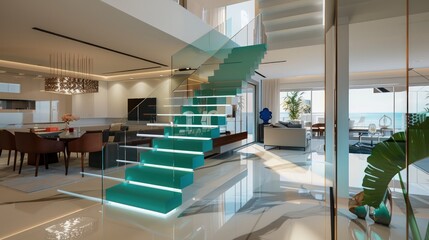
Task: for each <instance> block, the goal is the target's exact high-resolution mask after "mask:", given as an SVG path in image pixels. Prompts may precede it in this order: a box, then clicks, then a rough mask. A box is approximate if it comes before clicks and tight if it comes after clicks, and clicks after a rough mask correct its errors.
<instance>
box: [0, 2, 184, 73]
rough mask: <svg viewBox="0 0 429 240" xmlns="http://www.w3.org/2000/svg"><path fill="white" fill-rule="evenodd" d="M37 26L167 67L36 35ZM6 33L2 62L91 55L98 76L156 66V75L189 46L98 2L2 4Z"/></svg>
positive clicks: (0, 43)
mask: <svg viewBox="0 0 429 240" xmlns="http://www.w3.org/2000/svg"><path fill="white" fill-rule="evenodd" d="M33 27H37V28H41V29H45V30H48V31H51V32H55V33H57V34H60V35H65V36H68V37H71V38H75V39H79V40H81V41H85V42H89V43H91V44H95V45H99V46H102V47H105V48H109V49H112V50H115V51H119V52H122V53H125V54H131V55H134V56H136V57H139V58H144V59H148V60H150V61H154V62H157V63H160V64H163V65H166V66H167V67H165V66H162V65H159V64H156V63H151V62H148V61H144V60H141V59H136V58H133V57H130V56H125V55H123V54H119V53H115V52H112V51H108V50H105V49H101V48H98V47H94V46H90V45H87V44H83V43H80V42H77V41H72V40H69V39H65V38H62V37H58V36H55V35H51V34H47V33H44V32H40V31H36V30H34V29H32V28H33ZM0 32H1V38H0V60H6V61H12V62H19V63H26V64H33V65H38V66H45V67H50V63H49V55H50V54H63V56H64V55H66V54H67V55H68V54H70V55H75V56H76V58H77V56H78V55H79V56H87V57H89V58H92V59H93V61H94V68H93V71H92V73H94V74H98V75H104V76H108V75H112V74H108V73H110V72H122V71H127V70H132V69H141V68H151V67H156V68H155V69H151V71H153V70H163V69H164V70H169V69H170V68H169V66H170V56H171V55H173V54H174V53H175V52H177V51H178V50H180V49H181V48H183V47H184V46H185V43H183V42H182V41H180V40H177V39H175V38H173V37H171V36H170V35H168V34H166V33H164V32H162V31H159V30H157V29H155V28H153V27H151V26H150V25H148V24H145V23H143V22H141V21H139V20H137V19H135V18H132V17H130V16H128V15H127V14H125V13H123V12H121V11H118V10H116V9H114V8H112V7H110V6H109V5H107V4H105V3H103V2H102V1H98V0H90V1H88V0H73V1H69V0H37V1H28V0H2V1H0ZM134 72H135V71H128V72H122V73H121V74H124V73H134ZM118 74H119V73H118Z"/></svg>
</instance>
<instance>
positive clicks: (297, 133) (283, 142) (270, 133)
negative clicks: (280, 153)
mask: <svg viewBox="0 0 429 240" xmlns="http://www.w3.org/2000/svg"><path fill="white" fill-rule="evenodd" d="M309 141H310V137H309V134H308V133H307V130H306V129H305V128H286V127H285V128H275V127H271V126H266V127H264V147H265V146H278V147H299V148H303V149H304V151H305V148H306V147H307V146H308V142H309Z"/></svg>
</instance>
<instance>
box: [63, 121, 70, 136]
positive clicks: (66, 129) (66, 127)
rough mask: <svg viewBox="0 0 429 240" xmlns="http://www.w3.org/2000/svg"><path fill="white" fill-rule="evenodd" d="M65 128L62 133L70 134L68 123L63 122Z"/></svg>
mask: <svg viewBox="0 0 429 240" xmlns="http://www.w3.org/2000/svg"><path fill="white" fill-rule="evenodd" d="M65 124H66V125H65V127H64V131H65V132H66V134H67V135H68V134H70V123H69V122H65Z"/></svg>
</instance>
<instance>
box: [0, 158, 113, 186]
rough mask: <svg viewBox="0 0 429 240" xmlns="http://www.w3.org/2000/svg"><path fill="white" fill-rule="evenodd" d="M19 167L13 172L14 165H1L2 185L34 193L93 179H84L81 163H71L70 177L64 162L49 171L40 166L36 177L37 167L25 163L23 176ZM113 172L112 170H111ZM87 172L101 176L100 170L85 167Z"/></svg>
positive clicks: (51, 167) (50, 166) (3, 163)
mask: <svg viewBox="0 0 429 240" xmlns="http://www.w3.org/2000/svg"><path fill="white" fill-rule="evenodd" d="M18 168H19V167H18V166H17V169H16V171H15V172H14V171H13V167H12V164H11V165H9V166H7V165H6V164H5V161H1V164H0V185H1V186H4V187H8V188H11V189H15V190H18V191H22V192H25V193H32V192H37V191H43V190H47V189H57V188H59V187H60V186H64V185H68V184H72V183H77V182H81V181H85V180H89V179H92V178H91V177H83V178H82V176H81V174H80V161H78V160H75V161H70V166H69V172H68V175H67V176H66V175H65V168H64V163H63V161H60V163H53V164H49V169H45V166H44V165H43V166H39V174H38V176H37V177H35V176H34V172H35V167H34V166H31V165H27V163H26V162H24V165H23V167H22V172H21V174H18ZM109 171H112V170H109ZM85 172H88V173H94V174H101V170H100V169H95V168H90V167H85Z"/></svg>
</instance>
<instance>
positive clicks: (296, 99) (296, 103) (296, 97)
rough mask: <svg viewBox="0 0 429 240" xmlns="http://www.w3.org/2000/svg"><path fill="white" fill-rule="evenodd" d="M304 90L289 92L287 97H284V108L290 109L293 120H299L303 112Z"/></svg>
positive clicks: (290, 117)
mask: <svg viewBox="0 0 429 240" xmlns="http://www.w3.org/2000/svg"><path fill="white" fill-rule="evenodd" d="M302 94H304V93H303V92H299V91H293V92H289V93H288V94H287V95H286V97H284V98H283V101H282V103H281V105H282V108H283V109H284V110H285V111H289V119H290V120H291V121H298V120H299V117H300V116H301V113H302V112H303V110H304V109H303V100H302Z"/></svg>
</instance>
